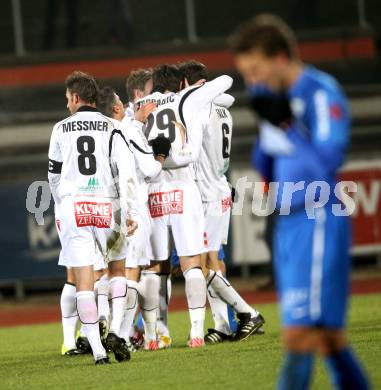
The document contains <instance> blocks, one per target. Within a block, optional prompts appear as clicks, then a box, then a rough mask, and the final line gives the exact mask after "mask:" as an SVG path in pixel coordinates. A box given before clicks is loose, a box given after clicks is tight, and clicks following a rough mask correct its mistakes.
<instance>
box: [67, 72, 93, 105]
mask: <svg viewBox="0 0 381 390" xmlns="http://www.w3.org/2000/svg"><path fill="white" fill-rule="evenodd" d="M65 86H66V88H67V89H68V91H69V92H70V93H76V94H77V95H78V96H79V97H80V99H81V100H83V101H84V102H85V103H91V104H93V103H95V102H96V101H97V96H98V92H99V87H98V84H97V82H96V80H95V78H94V77H93V76H91V75H89V74H87V73H84V72H80V71H78V70H76V71H74V72H73V73H71V74H69V76H67V77H66V80H65Z"/></svg>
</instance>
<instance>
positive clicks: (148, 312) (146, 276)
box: [139, 271, 160, 342]
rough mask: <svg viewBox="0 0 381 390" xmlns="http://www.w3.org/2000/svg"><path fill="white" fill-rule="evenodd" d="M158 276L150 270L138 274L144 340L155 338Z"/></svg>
mask: <svg viewBox="0 0 381 390" xmlns="http://www.w3.org/2000/svg"><path fill="white" fill-rule="evenodd" d="M159 287H160V277H159V275H158V274H156V273H154V272H151V271H143V272H142V274H141V276H140V282H139V292H140V298H141V302H140V307H141V310H142V316H143V319H144V333H145V342H149V341H152V340H156V339H157V337H156V316H157V310H158V307H159Z"/></svg>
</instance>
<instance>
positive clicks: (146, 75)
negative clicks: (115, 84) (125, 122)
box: [126, 68, 152, 102]
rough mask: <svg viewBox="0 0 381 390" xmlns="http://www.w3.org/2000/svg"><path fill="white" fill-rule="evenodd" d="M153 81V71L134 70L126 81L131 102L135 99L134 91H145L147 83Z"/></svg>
mask: <svg viewBox="0 0 381 390" xmlns="http://www.w3.org/2000/svg"><path fill="white" fill-rule="evenodd" d="M151 79H152V69H150V68H149V69H142V68H140V69H136V70H133V71H132V72H131V73H130V74H129V75H128V77H127V80H126V93H127V98H128V100H129V101H130V102H132V100H133V99H134V89H138V90H139V91H144V87H145V85H146V83H147V81H149V80H151Z"/></svg>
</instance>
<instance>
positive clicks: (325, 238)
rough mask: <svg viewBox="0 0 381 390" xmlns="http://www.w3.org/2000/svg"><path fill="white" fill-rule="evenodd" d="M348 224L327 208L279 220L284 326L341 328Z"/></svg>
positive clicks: (277, 250) (276, 240)
mask: <svg viewBox="0 0 381 390" xmlns="http://www.w3.org/2000/svg"><path fill="white" fill-rule="evenodd" d="M350 239H351V234H350V223H349V218H348V217H336V216H334V215H333V214H332V212H331V209H330V206H326V207H324V208H321V209H319V210H316V218H315V219H308V218H307V216H306V213H305V211H304V210H303V211H298V212H295V213H292V214H291V215H288V216H278V217H277V220H276V227H275V233H274V265H275V274H276V280H277V286H278V293H279V297H280V301H281V311H282V321H283V325H284V326H286V327H287V326H320V327H326V328H342V327H343V326H344V323H345V314H346V308H347V299H348V294H349V274H350V256H349V247H350Z"/></svg>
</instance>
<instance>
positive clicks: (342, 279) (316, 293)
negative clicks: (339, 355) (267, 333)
mask: <svg viewBox="0 0 381 390" xmlns="http://www.w3.org/2000/svg"><path fill="white" fill-rule="evenodd" d="M288 96H289V99H290V104H291V108H292V114H293V119H292V121H291V124H290V127H289V128H288V129H287V130H285V134H286V136H287V142H288V143H291V144H292V149H291V153H288V154H285V153H281V152H280V153H279V155H277V154H276V153H273V154H272V155H271V156H270V155H269V154H266V153H265V152H264V150H262V149H261V143H260V142H258V143H257V144H256V146H255V149H254V154H253V160H254V163H255V166H256V168H257V169H258V170H259V172H260V173H261V174H262V175H263V176H264V178H265V179H266V180H267V181H275V182H279V185H280V191H279V192H278V197H277V207H278V208H280V207H281V196H282V191H281V190H282V187H283V186H284V185H285V183H286V182H293V183H296V182H300V181H302V182H304V190H300V191H297V192H295V193H294V194H293V196H292V198H291V213H290V215H280V216H278V217H277V218H276V224H275V231H274V241H273V250H274V265H275V271H276V280H277V287H278V292H279V296H280V300H281V309H282V319H283V324H284V325H285V326H323V327H328V328H342V327H343V326H344V321H345V312H346V306H347V305H346V304H347V296H348V286H349V265H350V257H349V247H350V237H351V235H350V226H349V221H348V217H338V216H335V215H334V214H333V212H332V207H331V206H332V203H331V202H328V203H327V204H326V205H325V206H324V207H318V208H316V209H315V210H314V215H315V218H313V219H310V218H308V216H307V213H306V212H305V208H304V207H303V206H304V205H305V196H306V187H307V185H308V184H309V183H311V182H313V181H325V182H327V183H328V184H329V185H330V189H331V199H330V200H331V201H332V200H333V199H334V194H333V187H334V184H335V182H336V174H337V171H338V169H339V168H340V166H341V165H342V163H343V161H344V157H345V152H346V149H347V146H348V139H349V127H350V120H349V110H348V105H347V101H346V98H345V96H344V94H343V93H342V91H341V89H340V87H339V86H338V84H337V83H336V81H335V80H334V79H333V78H332V77H330V76H329V75H327V74H325V73H323V72H320V71H318V70H316V69H314V68H312V67H305V68H304V70H303V72H302V74H301V75H300V77H299V79H298V80H297V81H296V83H295V84H294V85H293V86H292V87H291V88H290V90H289V91H288ZM282 137H284V135H283V133H282ZM262 147H263V144H262ZM306 201H307V200H306ZM306 207H308V204H306Z"/></svg>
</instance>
